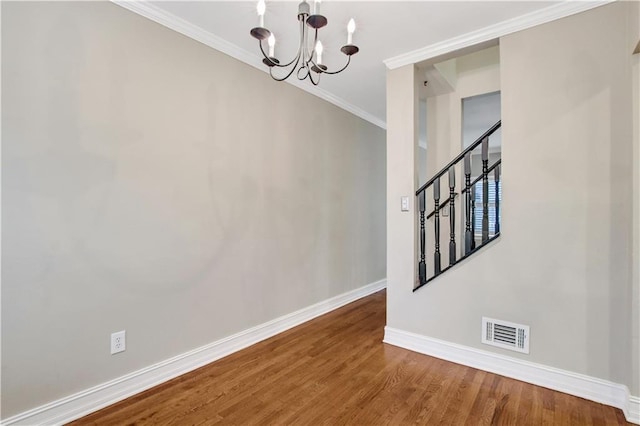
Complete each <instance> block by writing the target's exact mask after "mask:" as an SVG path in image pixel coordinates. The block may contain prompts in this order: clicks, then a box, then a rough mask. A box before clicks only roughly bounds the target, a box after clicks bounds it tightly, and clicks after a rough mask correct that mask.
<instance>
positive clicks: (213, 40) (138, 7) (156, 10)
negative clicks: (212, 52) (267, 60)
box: [111, 0, 387, 130]
mask: <svg viewBox="0 0 640 426" xmlns="http://www.w3.org/2000/svg"><path fill="white" fill-rule="evenodd" d="M111 2H112V3H114V4H117V5H118V6H121V7H123V8H125V9H127V10H129V11H131V12H134V13H137V14H138V15H140V16H144V17H145V18H147V19H150V20H152V21H154V22H157V23H158V24H160V25H163V26H165V27H167V28H169V29H172V30H174V31H176V32H178V33H180V34H182V35H185V36H187V37H189V38H192V39H194V40H196V41H198V42H200V43H202V44H205V45H207V46H209V47H212V48H214V49H216V50H218V51H220V52H222V53H224V54H226V55H229V56H231V57H232V58H235V59H237V60H239V61H242V62H244V63H246V64H248V65H251V66H252V67H254V68H256V69H258V70H260V71H262V72H267V71H266V70H265V66H264V64H263V63H262V60H261V57H259V56H258V55H256V54H253V53H250V52H248V51H246V50H244V49H242V48H241V47H239V46H238V45H236V44H233V43H230V42H228V41H227V40H224V39H223V38H221V37H218V36H217V35H215V34H212V33H210V32H209V31H206V30H204V29H202V28H200V27H198V26H197V25H194V24H192V23H190V22H188V21H186V20H184V19H182V18H179V17H177V16H176V15H174V14H172V13H169V12H167V11H165V10H163V9H161V8H160V7H158V6H156V5H154V4H152V3H149V2H148V1H146V0H139V1H127V0H111ZM285 81H286V82H287V83H289V84H291V85H293V86H295V87H297V88H299V89H302V90H304V91H305V92H307V93H310V94H312V95H314V96H317V97H319V98H320V99H323V100H325V101H327V102H329V103H332V104H333V105H335V106H337V107H339V108H342V109H343V110H345V111H348V112H350V113H351V114H353V115H355V116H357V117H360V118H362V119H363V120H366V121H368V122H369V123H371V124H374V125H376V126H378V127H380V128H382V129H385V130H386V128H387V123H386V121H384V120H381V119H380V118H378V117H376V116H374V115H373V114H370V113H368V112H367V111H365V110H363V109H361V108H359V107H357V106H355V105H353V104H351V103H349V102H347V101H346V100H344V99H342V98H340V97H339V96H336V95H334V94H332V93H329V92H327V91H326V90H324V89H321V88H319V87H317V86H313V85H310V84H306V83H305V82H302V81H300V80H297V79H293V80H285Z"/></svg>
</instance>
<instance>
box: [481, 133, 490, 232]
mask: <svg viewBox="0 0 640 426" xmlns="http://www.w3.org/2000/svg"><path fill="white" fill-rule="evenodd" d="M488 240H489V138H484V139H483V140H482V243H483V244H484V243H486V242H487V241H488Z"/></svg>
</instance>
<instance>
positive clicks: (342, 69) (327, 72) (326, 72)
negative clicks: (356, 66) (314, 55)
mask: <svg viewBox="0 0 640 426" xmlns="http://www.w3.org/2000/svg"><path fill="white" fill-rule="evenodd" d="M350 63H351V56H347V63H346V64H345V66H344V67H342V68H340V69H339V70H338V71H322V74H338V73H340V72H342V71H344V70H346V69H347V67H348V66H349V64H350ZM314 65H315V64H314Z"/></svg>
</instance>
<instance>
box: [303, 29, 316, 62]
mask: <svg viewBox="0 0 640 426" xmlns="http://www.w3.org/2000/svg"><path fill="white" fill-rule="evenodd" d="M315 30H316V31H315V35H314V37H313V48H312V49H311V51H309V46H308V43H304V44H305V46H304V49H306V51H307V55H308V56H309V60H308V61H307V65H309V64H310V63H312V64H313V65H316V63H315V61H314V60H313V52H314V51H315V50H316V43H318V29H317V28H316V29H315ZM316 66H317V65H316Z"/></svg>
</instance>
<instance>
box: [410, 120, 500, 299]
mask: <svg viewBox="0 0 640 426" xmlns="http://www.w3.org/2000/svg"><path fill="white" fill-rule="evenodd" d="M501 126H502V122H501V121H498V122H497V123H496V124H494V125H493V126H491V128H489V130H487V131H486V132H485V133H484V134H483V135H482V136H480V137H479V138H478V139H476V141H475V142H473V143H472V144H471V145H469V147H468V148H466V149H465V150H464V151H462V152H461V153H460V154H458V155H457V156H456V157H455V158H454V159H453V160H451V162H449V164H447V165H446V166H444V167H443V168H442V169H441V170H440V171H439V172H438V173H436V174H435V175H433V177H432V178H431V179H429V180H428V181H427V183H425V184H424V185H422V186H421V187H420V189H418V190H417V191H416V197H417V198H418V203H417V204H418V206H419V224H420V228H419V237H420V238H419V240H420V256H419V260H418V283H417V286H416V287H415V288H414V291H415V290H417V289H418V288H420V287H422V286H423V285H425V284H426V283H428V282H429V281H431V280H433V279H434V278H436V277H438V276H439V275H440V274H442V273H443V272H444V271H446V270H447V269H449V268H451V267H452V266H454V265H455V264H457V263H459V262H461V261H462V260H464V259H466V258H468V257H469V256H471V255H472V254H474V253H475V252H476V251H477V250H479V249H481V248H482V247H484V246H485V245H487V244H489V243H490V242H491V241H493V240H495V239H496V238H498V237H499V236H500V197H501V195H500V194H501V191H500V167H501V159H498V160H496V161H494V162H493V164H491V165H489V157H490V155H489V137H490V136H491V135H493V134H494V133H495V132H496V131H497V130H498V129H499V128H500V127H501ZM478 146H480V147H481V153H480V158H481V160H482V171H481V172H480V173H478V176H477V177H475V178H474V179H473V180H472V175H473V171H472V155H473V151H474V150H475V149H476V148H477V147H478ZM460 164H461V165H460ZM459 165H460V167H458V166H459ZM456 167H458V169H461V174H462V175H464V185H463V186H462V185H461V186H462V189H461V190H460V193H457V192H456ZM445 174H447V177H448V184H449V185H448V186H449V191H448V196H447V198H446V199H445V200H443V201H442V202H441V201H440V200H441V188H440V180H441V178H442V177H443V176H444V175H445ZM490 174H492V176H491V177H492V178H493V179H492V180H493V185H494V186H493V188H490V187H489V180H490ZM479 183H481V186H480V189H479V190H480V191H481V192H482V220H481V227H480V229H479V231H480V232H479V234H478V235H476V231H477V230H476V200H475V198H476V186H477V185H478V184H479ZM491 191H493V194H494V200H495V201H494V208H493V227H490V215H489V198H490V197H489V194H490V192H491ZM427 192H430V193H431V195H432V199H433V210H431V212H429V213H426V211H427ZM458 195H461V196H462V200H461V201H462V202H464V210H463V211H462V212H461V214H460V215H459V217H456V206H455V203H456V197H457V196H458ZM446 207H448V208H446ZM441 213H442V216H447V215H448V216H449V250H448V266H446V267H445V268H442V253H441V250H440V216H441ZM427 220H432V221H433V240H434V246H433V266H432V267H431V271H429V272H431V274H428V270H427V261H426V258H427V253H426V241H427V235H426V221H427ZM456 222H460V224H461V225H464V233H463V235H464V239H463V240H462V243H463V247H462V249H461V250H460V256H458V251H459V250H458V239H459V238H460V236H458V235H456ZM461 234H462V233H461ZM476 240H478V241H476Z"/></svg>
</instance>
